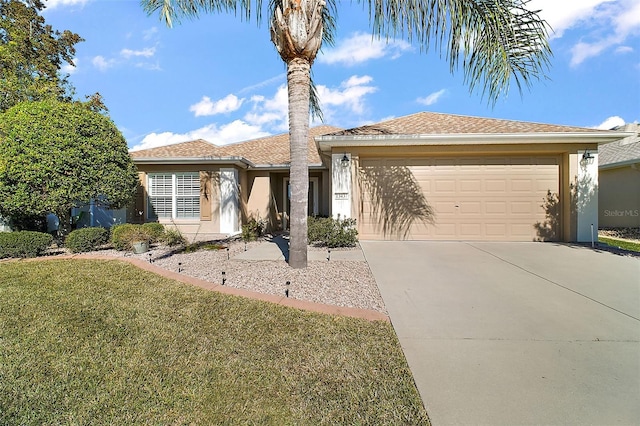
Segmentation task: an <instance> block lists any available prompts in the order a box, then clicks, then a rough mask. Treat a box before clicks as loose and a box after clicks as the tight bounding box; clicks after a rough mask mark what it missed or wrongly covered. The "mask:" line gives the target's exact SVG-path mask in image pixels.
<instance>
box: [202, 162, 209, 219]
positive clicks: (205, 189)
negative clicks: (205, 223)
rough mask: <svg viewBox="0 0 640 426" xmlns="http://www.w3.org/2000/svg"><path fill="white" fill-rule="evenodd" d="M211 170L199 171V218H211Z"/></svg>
mask: <svg viewBox="0 0 640 426" xmlns="http://www.w3.org/2000/svg"><path fill="white" fill-rule="evenodd" d="M211 191H212V187H211V172H205V171H201V172H200V220H211Z"/></svg>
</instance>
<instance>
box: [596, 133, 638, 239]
mask: <svg viewBox="0 0 640 426" xmlns="http://www.w3.org/2000/svg"><path fill="white" fill-rule="evenodd" d="M614 130H618V131H624V132H630V133H632V136H628V137H626V138H624V139H621V140H618V141H615V142H610V143H607V144H604V145H600V146H599V148H598V154H599V155H598V157H599V162H598V176H599V183H600V188H599V192H598V205H599V207H598V221H599V224H600V226H601V227H604V228H625V227H630V228H640V134H639V132H640V127H639V126H638V123H631V124H626V125H624V126H620V127H617V128H615V129H614Z"/></svg>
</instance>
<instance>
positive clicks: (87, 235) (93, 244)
mask: <svg viewBox="0 0 640 426" xmlns="http://www.w3.org/2000/svg"><path fill="white" fill-rule="evenodd" d="M107 241H109V231H108V230H107V229H105V228H97V227H96V228H80V229H76V230H75V231H72V232H71V233H70V234H69V235H67V239H66V240H65V242H64V245H65V246H66V247H67V248H68V249H69V250H71V252H72V253H84V252H87V251H93V250H95V249H97V248H98V247H99V246H101V245H103V244H106V243H107Z"/></svg>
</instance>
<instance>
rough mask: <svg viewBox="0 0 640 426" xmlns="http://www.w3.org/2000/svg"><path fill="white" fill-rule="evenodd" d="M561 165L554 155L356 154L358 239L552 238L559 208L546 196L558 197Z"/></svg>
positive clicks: (509, 239) (510, 239)
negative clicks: (389, 156)
mask: <svg viewBox="0 0 640 426" xmlns="http://www.w3.org/2000/svg"><path fill="white" fill-rule="evenodd" d="M559 162H560V158H559V157H558V156H542V157H529V156H528V157H521V156H518V157H462V158H460V157H457V158H442V157H434V158H420V159H415V158H402V159H381V158H361V159H360V167H359V169H358V173H357V182H358V189H359V194H360V198H359V200H357V208H358V224H359V225H358V228H359V232H360V238H361V239H386V240H394V239H408V240H494V241H533V240H539V239H546V240H553V239H555V235H558V233H557V231H558V230H557V229H556V227H557V225H556V223H557V216H555V214H556V212H558V211H560V210H559V208H558V207H559V206H558V205H557V204H555V205H554V204H553V203H551V206H550V205H549V204H548V203H545V201H546V200H548V199H549V198H548V195H549V194H556V195H557V194H558V191H559V176H560V171H559ZM554 208H555V209H554ZM547 210H553V211H547Z"/></svg>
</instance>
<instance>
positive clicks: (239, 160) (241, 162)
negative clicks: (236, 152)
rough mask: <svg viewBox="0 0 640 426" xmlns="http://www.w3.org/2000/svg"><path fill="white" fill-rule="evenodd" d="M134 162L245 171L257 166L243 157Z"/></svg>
mask: <svg viewBox="0 0 640 426" xmlns="http://www.w3.org/2000/svg"><path fill="white" fill-rule="evenodd" d="M133 162H134V163H135V164H216V165H220V164H228V165H233V166H238V167H240V168H243V169H248V168H253V167H254V166H255V165H254V164H253V163H252V162H251V161H249V160H247V159H246V158H243V157H164V158H162V157H139V158H136V157H134V158H133Z"/></svg>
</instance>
